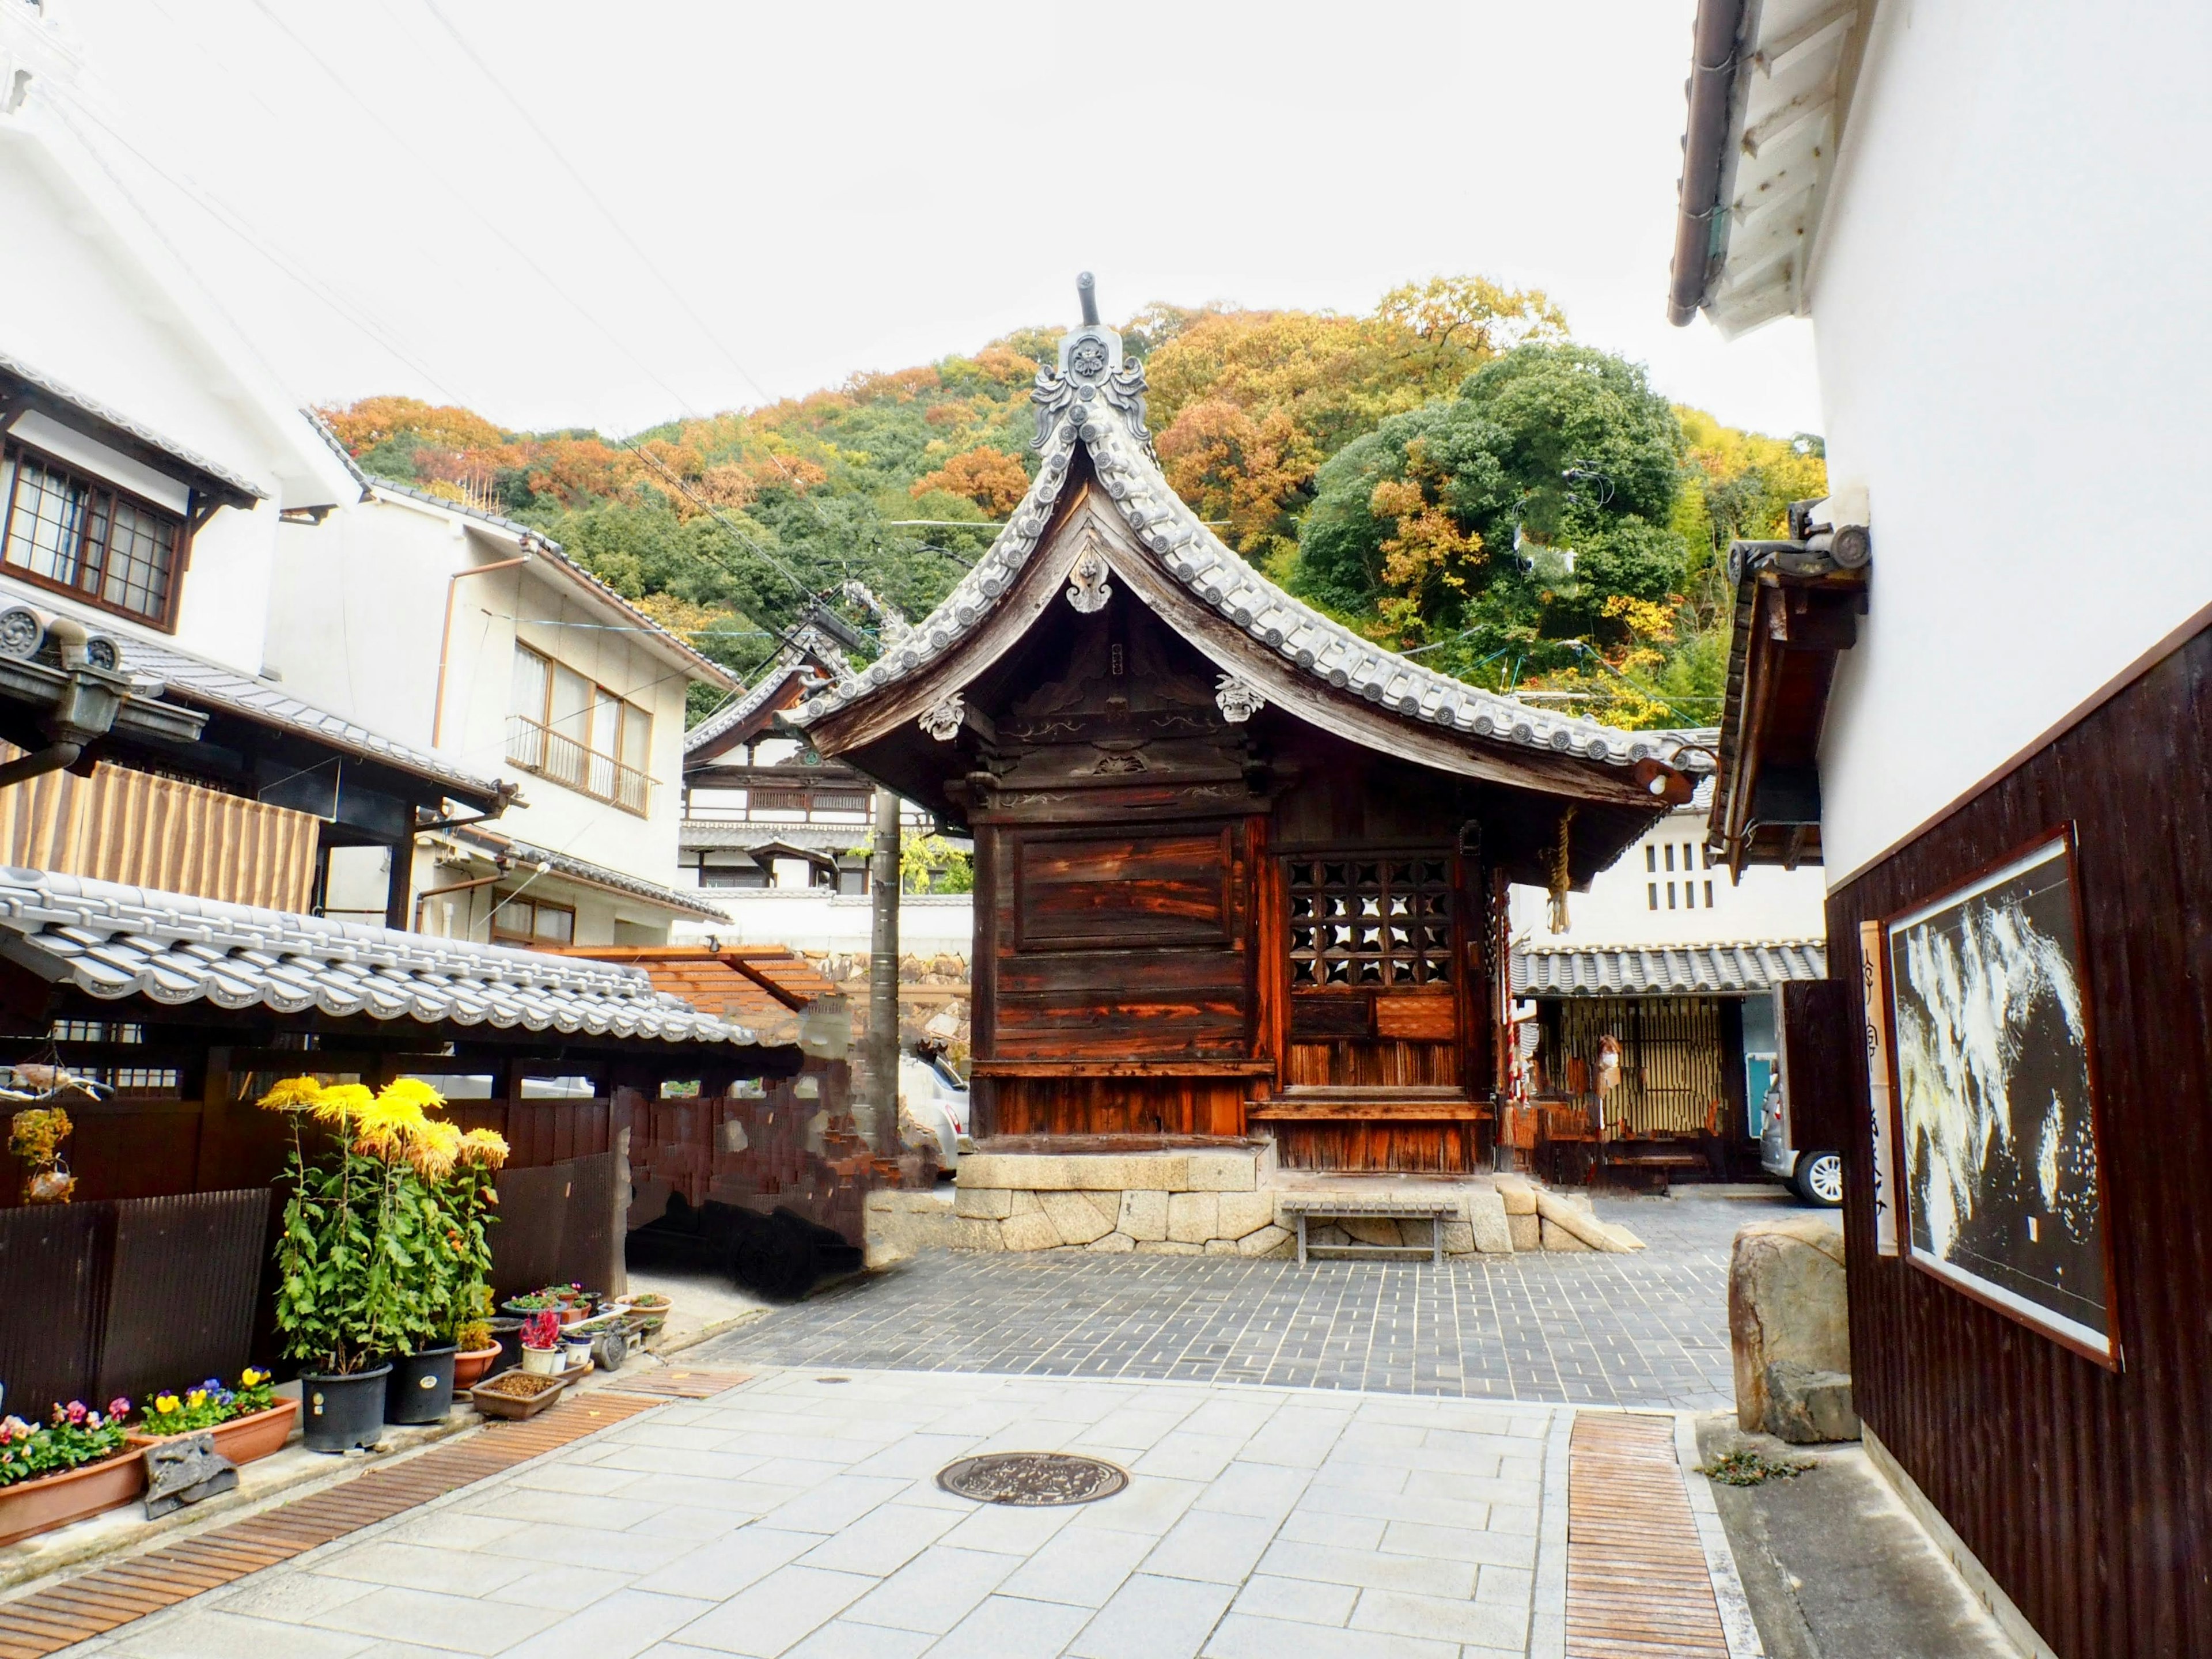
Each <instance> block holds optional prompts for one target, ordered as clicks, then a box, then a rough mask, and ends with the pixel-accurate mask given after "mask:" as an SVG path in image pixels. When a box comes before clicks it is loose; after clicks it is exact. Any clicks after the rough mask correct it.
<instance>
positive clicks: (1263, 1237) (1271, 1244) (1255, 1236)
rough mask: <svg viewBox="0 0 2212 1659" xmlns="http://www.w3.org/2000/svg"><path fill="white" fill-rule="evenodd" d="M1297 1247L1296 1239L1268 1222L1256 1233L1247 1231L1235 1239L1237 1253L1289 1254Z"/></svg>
mask: <svg viewBox="0 0 2212 1659" xmlns="http://www.w3.org/2000/svg"><path fill="white" fill-rule="evenodd" d="M1295 1249H1297V1238H1296V1237H1293V1236H1292V1235H1291V1234H1290V1233H1288V1232H1285V1231H1284V1230H1283V1229H1282V1228H1280V1227H1277V1226H1274V1225H1268V1226H1265V1227H1262V1228H1261V1229H1260V1231H1258V1232H1256V1233H1247V1234H1245V1235H1244V1237H1242V1238H1240V1239H1238V1240H1237V1255H1291V1253H1292V1252H1293V1251H1294V1250H1295Z"/></svg>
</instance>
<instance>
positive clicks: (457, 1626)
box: [286, 1588, 561, 1654]
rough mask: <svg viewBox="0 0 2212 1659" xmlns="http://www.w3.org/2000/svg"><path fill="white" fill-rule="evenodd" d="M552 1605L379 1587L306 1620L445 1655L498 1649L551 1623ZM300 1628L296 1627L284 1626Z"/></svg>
mask: <svg viewBox="0 0 2212 1659" xmlns="http://www.w3.org/2000/svg"><path fill="white" fill-rule="evenodd" d="M560 1617H561V1615H560V1614H559V1613H556V1611H554V1610H553V1609H552V1608H550V1607H514V1606H512V1605H509V1604H507V1603H505V1602H499V1601H477V1599H476V1598H475V1597H473V1596H467V1595H440V1594H438V1593H437V1592H435V1591H434V1590H419V1589H389V1588H384V1589H374V1590H371V1591H370V1592H369V1593H368V1595H362V1596H356V1598H355V1599H354V1600H352V1601H345V1602H342V1603H340V1604H339V1605H338V1606H337V1607H331V1608H329V1609H327V1610H325V1611H324V1612H322V1613H316V1614H315V1615H313V1617H312V1618H310V1619H308V1620H306V1621H304V1622H305V1623H306V1624H307V1625H311V1626H315V1627H317V1628H319V1629H322V1630H328V1631H344V1632H349V1633H351V1634H353V1635H356V1636H367V1637H380V1638H386V1639H389V1640H392V1641H395V1642H411V1643H413V1644H416V1646H418V1647H426V1648H441V1649H443V1650H446V1651H447V1652H448V1653H477V1654H491V1653H499V1652H501V1651H503V1650H506V1649H507V1648H510V1647H513V1645H514V1644H516V1643H518V1642H520V1641H522V1640H524V1639H525V1638H528V1637H532V1636H535V1635H536V1634H537V1633H538V1632H540V1631H542V1630H544V1629H545V1628H546V1627H547V1626H550V1625H552V1624H554V1623H555V1622H556V1621H557V1620H559V1619H560ZM286 1628H288V1629H298V1628H299V1626H286Z"/></svg>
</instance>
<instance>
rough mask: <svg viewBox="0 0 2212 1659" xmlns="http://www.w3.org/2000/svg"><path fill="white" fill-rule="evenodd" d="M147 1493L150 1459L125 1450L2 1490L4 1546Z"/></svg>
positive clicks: (0, 1515) (0, 1536)
mask: <svg viewBox="0 0 2212 1659" xmlns="http://www.w3.org/2000/svg"><path fill="white" fill-rule="evenodd" d="M145 1490H146V1460H145V1459H144V1458H143V1457H142V1456H140V1455H138V1453H137V1450H136V1449H126V1450H124V1451H119V1452H118V1453H116V1454H115V1455H113V1456H112V1457H103V1458H101V1459H100V1462H97V1463H81V1464H79V1465H78V1466H77V1467H76V1468H73V1469H64V1470H63V1471H62V1472H61V1473H60V1474H42V1475H40V1477H39V1478H38V1479H37V1480H18V1481H17V1482H16V1483H15V1485H14V1486H0V1544H12V1543H14V1542H15V1541H16V1540H17V1539H19V1538H28V1537H29V1536H31V1534H33V1533H40V1532H50V1531H52V1529H53V1528H56V1527H65V1526H67V1525H68V1524H69V1523H70V1522H72V1521H82V1520H83V1519H84V1517H85V1516H88V1515H98V1514H99V1513H100V1511H101V1510H113V1509H120V1508H122V1506H123V1505H124V1504H127V1503H129V1502H130V1501H131V1499H132V1498H136V1497H137V1495H138V1494H139V1493H140V1492H143V1491H145Z"/></svg>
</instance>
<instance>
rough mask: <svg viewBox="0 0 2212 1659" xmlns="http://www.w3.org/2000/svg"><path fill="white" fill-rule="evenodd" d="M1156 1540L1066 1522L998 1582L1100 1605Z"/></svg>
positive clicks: (1012, 1590) (1019, 1591) (1024, 1592)
mask: <svg viewBox="0 0 2212 1659" xmlns="http://www.w3.org/2000/svg"><path fill="white" fill-rule="evenodd" d="M1156 1541H1157V1540H1156V1539H1155V1538H1154V1536H1153V1535H1152V1534H1149V1533H1132V1532H1108V1531H1100V1530H1096V1529H1090V1530H1086V1529H1082V1528H1067V1529H1066V1530H1064V1531H1062V1532H1061V1533H1060V1535H1059V1536H1058V1537H1057V1538H1054V1540H1053V1541H1051V1542H1050V1543H1049V1544H1047V1545H1046V1546H1045V1547H1043V1548H1042V1549H1041V1550H1039V1551H1038V1552H1037V1553H1036V1554H1035V1555H1032V1556H1031V1557H1030V1559H1028V1560H1027V1561H1025V1562H1024V1563H1023V1564H1022V1565H1020V1566H1019V1567H1017V1568H1016V1569H1015V1570H1014V1571H1013V1572H1012V1574H1011V1575H1010V1576H1009V1577H1007V1578H1006V1582H1005V1583H1002V1584H1001V1585H1000V1587H999V1588H1000V1590H1001V1591H1002V1592H1003V1593H1004V1594H1006V1595H1018V1596H1024V1597H1027V1598H1029V1599H1031V1600H1034V1601H1062V1602H1066V1603H1069V1604H1071V1605H1073V1606H1076V1607H1103V1606H1104V1605H1105V1604H1106V1603H1107V1601H1109V1600H1110V1599H1111V1598H1112V1596H1113V1595H1114V1592H1115V1590H1117V1589H1121V1584H1122V1581H1123V1580H1125V1579H1127V1577H1128V1576H1129V1575H1130V1574H1131V1573H1133V1572H1134V1571H1136V1570H1137V1564H1138V1563H1139V1562H1140V1561H1142V1560H1143V1559H1145V1557H1146V1556H1147V1555H1149V1554H1151V1553H1152V1546H1153V1545H1154V1543H1155V1542H1156Z"/></svg>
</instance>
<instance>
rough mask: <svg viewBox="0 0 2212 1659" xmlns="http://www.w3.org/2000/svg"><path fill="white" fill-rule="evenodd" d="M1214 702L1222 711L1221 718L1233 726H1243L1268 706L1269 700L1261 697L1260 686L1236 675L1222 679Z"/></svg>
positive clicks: (1215, 693)
mask: <svg viewBox="0 0 2212 1659" xmlns="http://www.w3.org/2000/svg"><path fill="white" fill-rule="evenodd" d="M1213 701H1214V704H1215V706H1216V707H1217V708H1219V709H1220V710H1221V718H1222V719H1224V720H1227V721H1228V722H1229V723H1230V724H1231V726H1242V725H1243V724H1244V722H1245V721H1246V720H1250V719H1251V718H1252V716H1253V715H1255V714H1258V713H1259V712H1260V711H1261V709H1262V708H1266V707H1267V698H1265V697H1263V696H1261V695H1260V688H1259V687H1258V686H1256V685H1255V684H1252V682H1251V681H1249V680H1248V679H1243V678H1239V677H1238V676H1237V675H1235V674H1224V675H1223V676H1222V677H1221V678H1220V680H1219V682H1218V689H1217V690H1215V691H1214V694H1213Z"/></svg>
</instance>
